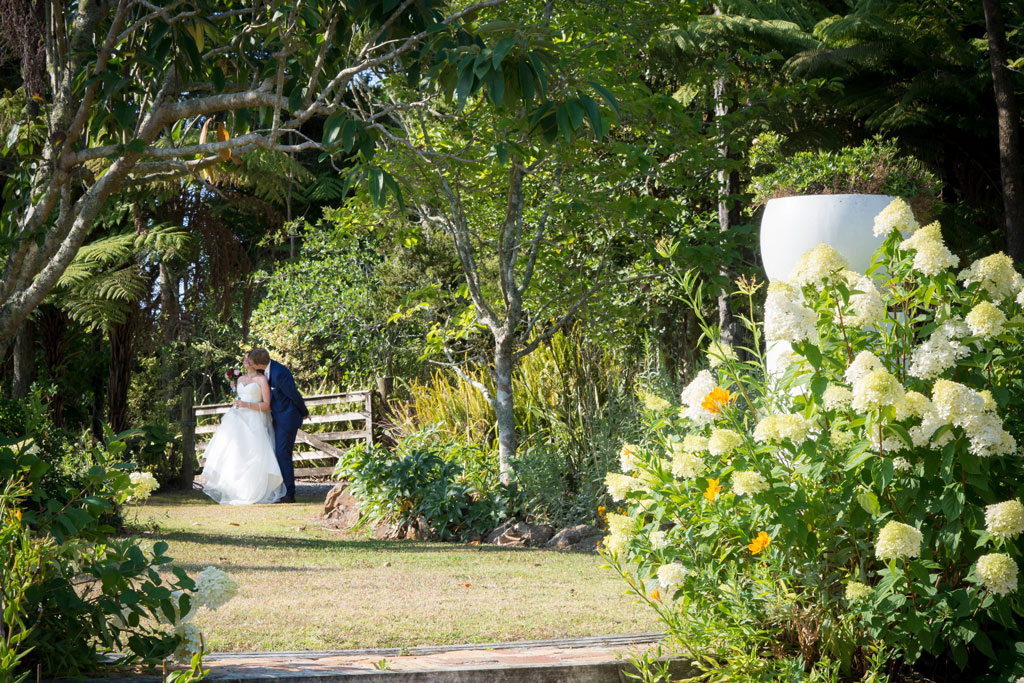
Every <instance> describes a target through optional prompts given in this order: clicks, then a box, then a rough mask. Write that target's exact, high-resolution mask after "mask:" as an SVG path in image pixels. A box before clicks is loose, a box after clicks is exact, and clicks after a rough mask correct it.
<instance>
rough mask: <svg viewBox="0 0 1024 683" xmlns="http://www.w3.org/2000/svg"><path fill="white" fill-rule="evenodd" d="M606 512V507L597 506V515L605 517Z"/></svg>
mask: <svg viewBox="0 0 1024 683" xmlns="http://www.w3.org/2000/svg"><path fill="white" fill-rule="evenodd" d="M604 510H605V507H604V505H598V506H597V514H599V515H600V516H602V517H604Z"/></svg>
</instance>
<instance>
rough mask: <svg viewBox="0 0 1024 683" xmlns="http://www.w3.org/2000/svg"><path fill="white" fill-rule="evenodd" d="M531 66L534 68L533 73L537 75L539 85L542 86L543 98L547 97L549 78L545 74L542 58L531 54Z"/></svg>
mask: <svg viewBox="0 0 1024 683" xmlns="http://www.w3.org/2000/svg"><path fill="white" fill-rule="evenodd" d="M530 64H531V65H532V66H533V72H534V73H535V74H536V75H537V84H538V85H540V94H541V97H547V95H548V76H547V74H546V73H545V72H544V65H543V64H542V63H541V61H540V58H539V57H537V55H536V54H535V53H533V52H531V53H530Z"/></svg>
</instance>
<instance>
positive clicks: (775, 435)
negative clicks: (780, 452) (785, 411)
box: [754, 414, 811, 445]
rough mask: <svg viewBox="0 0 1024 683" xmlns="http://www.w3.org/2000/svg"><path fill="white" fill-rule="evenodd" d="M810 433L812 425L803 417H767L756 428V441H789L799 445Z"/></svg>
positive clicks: (794, 415)
mask: <svg viewBox="0 0 1024 683" xmlns="http://www.w3.org/2000/svg"><path fill="white" fill-rule="evenodd" d="M810 432H811V423H810V422H808V421H807V420H806V419H805V418H804V417H803V416H802V415H797V414H789V415H767V416H765V417H764V418H762V419H761V421H760V422H758V423H757V426H756V427H754V440H755V441H761V442H765V441H774V442H780V441H785V440H786V439H789V440H790V441H791V442H793V444H795V445H799V444H801V443H803V442H804V440H805V439H806V438H807V435H808V434H810Z"/></svg>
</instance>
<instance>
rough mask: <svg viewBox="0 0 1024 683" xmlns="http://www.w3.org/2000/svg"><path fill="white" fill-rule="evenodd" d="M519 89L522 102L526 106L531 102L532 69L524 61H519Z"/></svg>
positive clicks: (532, 88) (532, 91)
mask: <svg viewBox="0 0 1024 683" xmlns="http://www.w3.org/2000/svg"><path fill="white" fill-rule="evenodd" d="M519 90H520V91H521V92H522V97H523V104H524V105H526V106H527V107H529V106H530V104H531V103H532V102H533V93H534V86H533V70H532V69H530V66H529V65H528V64H527V63H526V62H519Z"/></svg>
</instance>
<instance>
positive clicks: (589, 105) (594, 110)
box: [580, 95, 604, 140]
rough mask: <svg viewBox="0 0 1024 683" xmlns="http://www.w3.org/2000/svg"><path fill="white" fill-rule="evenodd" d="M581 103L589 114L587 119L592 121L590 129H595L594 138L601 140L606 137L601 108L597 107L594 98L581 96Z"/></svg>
mask: <svg viewBox="0 0 1024 683" xmlns="http://www.w3.org/2000/svg"><path fill="white" fill-rule="evenodd" d="M580 102H581V103H582V104H583V108H584V109H585V110H586V112H587V118H588V119H590V127H591V128H593V129H594V137H596V138H597V139H598V140H600V139H601V138H602V137H603V136H604V127H603V124H602V122H601V108H600V107H598V106H597V102H596V101H594V98H592V97H588V96H587V95H580Z"/></svg>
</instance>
